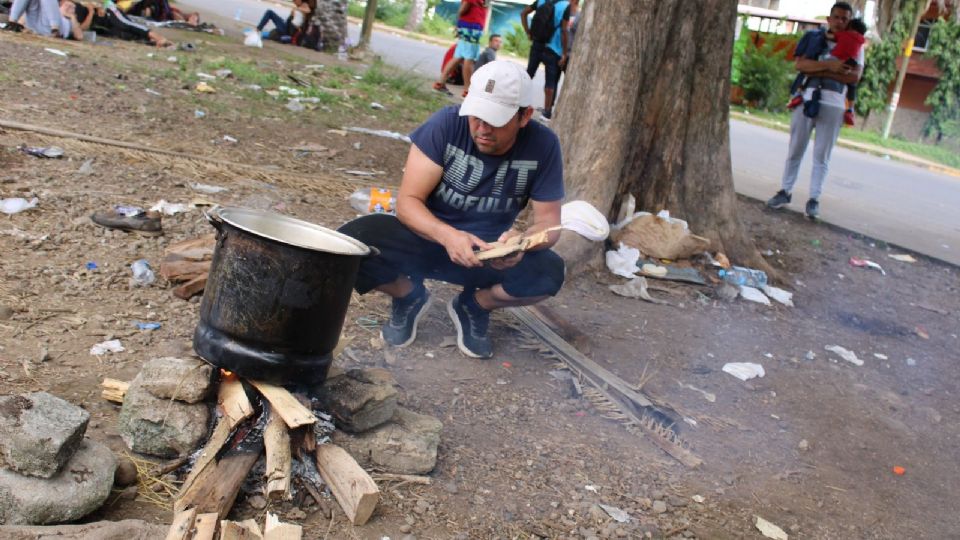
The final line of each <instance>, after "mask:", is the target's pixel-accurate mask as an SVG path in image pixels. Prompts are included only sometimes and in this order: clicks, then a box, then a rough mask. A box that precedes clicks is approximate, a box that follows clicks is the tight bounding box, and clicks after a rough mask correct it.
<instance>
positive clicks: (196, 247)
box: [161, 233, 217, 265]
mask: <svg viewBox="0 0 960 540" xmlns="http://www.w3.org/2000/svg"><path fill="white" fill-rule="evenodd" d="M216 245H217V235H216V233H209V234H205V235H203V236H198V237H196V238H190V239H189V240H182V241H180V242H177V243H175V244H170V245H169V246H167V249H165V250H163V260H164V261H174V260H181V259H186V260H189V261H208V260H210V259H211V258H213V250H214V248H215V247H216ZM162 264H163V263H162V262H161V265H162Z"/></svg>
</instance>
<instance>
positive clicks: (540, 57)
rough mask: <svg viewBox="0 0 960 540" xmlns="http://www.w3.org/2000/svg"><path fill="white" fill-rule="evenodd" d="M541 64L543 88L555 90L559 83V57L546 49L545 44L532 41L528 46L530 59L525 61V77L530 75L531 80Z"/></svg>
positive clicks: (548, 48)
mask: <svg viewBox="0 0 960 540" xmlns="http://www.w3.org/2000/svg"><path fill="white" fill-rule="evenodd" d="M541 63H542V64H543V69H544V70H545V71H546V74H545V76H544V79H545V80H546V82H544V83H543V87H544V88H548V89H550V90H556V89H557V84H559V83H560V57H559V56H557V53H555V52H553V50H552V49H550V47H547V44H546V43H540V42H537V41H534V42H533V43H532V44H530V59H529V60H528V61H527V75H530V78H531V79H532V78H533V76H534V75H536V74H537V68H539V67H540V64H541Z"/></svg>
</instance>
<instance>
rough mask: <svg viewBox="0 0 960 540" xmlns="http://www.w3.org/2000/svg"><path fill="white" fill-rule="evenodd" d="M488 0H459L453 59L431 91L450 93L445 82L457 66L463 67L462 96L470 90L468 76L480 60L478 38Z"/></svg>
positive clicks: (485, 18)
mask: <svg viewBox="0 0 960 540" xmlns="http://www.w3.org/2000/svg"><path fill="white" fill-rule="evenodd" d="M489 7H490V0H461V1H460V10H459V11H458V12H457V48H456V49H455V50H454V52H453V59H452V60H450V61H449V62H447V65H445V66H443V73H441V75H440V80H439V81H437V82H435V83H433V89H434V90H437V91H439V92H444V93H446V94H449V93H450V90H449V89H448V88H447V85H446V80H447V78H448V77H449V76H450V73H452V72H453V70H454V69H456V68H457V66H459V65H461V64H462V65H463V86H464V91H463V96H464V97H466V96H467V90H466V89H467V88H470V76H471V75H472V74H473V65H474V63H475V62H476V61H477V59H478V58H480V36H482V35H483V27H484V25H485V24H486V22H487V10H488V9H489Z"/></svg>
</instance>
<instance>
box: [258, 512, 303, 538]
mask: <svg viewBox="0 0 960 540" xmlns="http://www.w3.org/2000/svg"><path fill="white" fill-rule="evenodd" d="M302 536H303V528H302V527H300V525H296V524H294V523H280V518H278V517H277V515H276V514H273V513H270V512H267V519H266V523H264V525H263V540H300V538H301V537H302Z"/></svg>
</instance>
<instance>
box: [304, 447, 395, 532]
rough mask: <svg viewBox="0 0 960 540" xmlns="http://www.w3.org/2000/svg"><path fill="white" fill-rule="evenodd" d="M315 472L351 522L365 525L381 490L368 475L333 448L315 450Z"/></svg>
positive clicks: (344, 452)
mask: <svg viewBox="0 0 960 540" xmlns="http://www.w3.org/2000/svg"><path fill="white" fill-rule="evenodd" d="M317 469H319V471H320V476H321V477H322V478H323V481H324V482H326V483H327V485H328V486H330V491H332V492H333V496H334V497H336V499H337V502H338V503H340V507H341V508H343V512H344V513H345V514H346V515H347V518H348V519H349V520H350V522H351V523H353V524H354V525H363V524H364V523H366V522H367V520H368V519H370V515H371V514H373V511H374V509H375V508H376V507H377V503H378V502H379V500H380V489H379V488H377V484H376V482H374V481H373V479H372V478H370V475H369V474H367V471H365V470H363V469H362V468H361V467H360V465H358V464H357V462H356V460H354V459H353V457H351V456H350V454H348V453H347V451H346V450H344V449H343V448H340V447H339V446H337V445H335V444H324V445H321V446H318V447H317Z"/></svg>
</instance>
